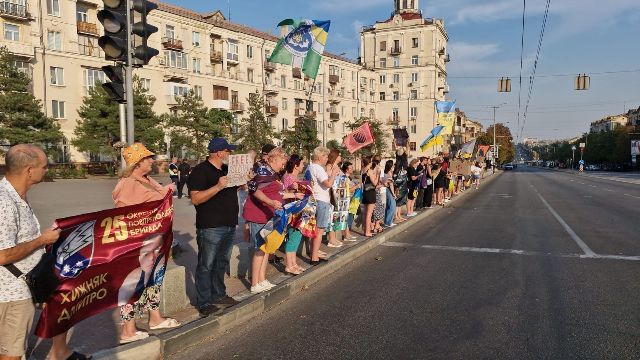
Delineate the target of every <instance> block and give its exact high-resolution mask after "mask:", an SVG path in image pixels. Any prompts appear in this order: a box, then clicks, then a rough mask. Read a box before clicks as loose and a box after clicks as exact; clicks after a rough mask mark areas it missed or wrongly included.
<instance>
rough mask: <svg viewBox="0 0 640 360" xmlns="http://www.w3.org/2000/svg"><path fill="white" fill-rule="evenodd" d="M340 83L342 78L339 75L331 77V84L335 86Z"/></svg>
mask: <svg viewBox="0 0 640 360" xmlns="http://www.w3.org/2000/svg"><path fill="white" fill-rule="evenodd" d="M339 82H340V77H339V76H338V75H329V84H332V85H335V84H337V83H339Z"/></svg>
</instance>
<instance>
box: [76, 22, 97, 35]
mask: <svg viewBox="0 0 640 360" xmlns="http://www.w3.org/2000/svg"><path fill="white" fill-rule="evenodd" d="M76 27H77V28H78V34H85V35H93V36H98V35H99V34H98V26H97V25H96V24H93V23H88V22H84V21H78V23H77V24H76Z"/></svg>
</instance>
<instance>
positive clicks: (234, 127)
mask: <svg viewBox="0 0 640 360" xmlns="http://www.w3.org/2000/svg"><path fill="white" fill-rule="evenodd" d="M239 132H240V122H239V121H238V114H233V120H231V133H232V134H237V133H239Z"/></svg>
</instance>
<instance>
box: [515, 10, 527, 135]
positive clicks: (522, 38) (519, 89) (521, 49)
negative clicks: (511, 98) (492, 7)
mask: <svg viewBox="0 0 640 360" xmlns="http://www.w3.org/2000/svg"><path fill="white" fill-rule="evenodd" d="M526 11H527V0H522V37H521V38H520V76H519V79H520V86H519V87H518V127H517V128H516V129H519V128H520V108H521V105H522V67H523V58H524V19H525V14H526Z"/></svg>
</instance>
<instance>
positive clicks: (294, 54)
mask: <svg viewBox="0 0 640 360" xmlns="http://www.w3.org/2000/svg"><path fill="white" fill-rule="evenodd" d="M285 25H288V26H292V27H293V30H291V31H290V32H289V33H288V34H287V36H285V37H283V38H282V39H280V41H279V42H278V45H276V48H275V49H274V50H273V53H272V54H271V57H269V59H268V61H269V62H273V63H278V64H285V65H293V67H296V68H302V72H304V74H305V75H307V76H308V77H310V78H312V79H315V78H316V75H318V68H319V67H320V60H321V59H322V53H324V46H325V44H326V43H327V36H328V35H329V26H330V25H331V21H329V20H300V21H295V20H293V19H287V20H283V21H281V22H280V23H279V24H278V26H285Z"/></svg>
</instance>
